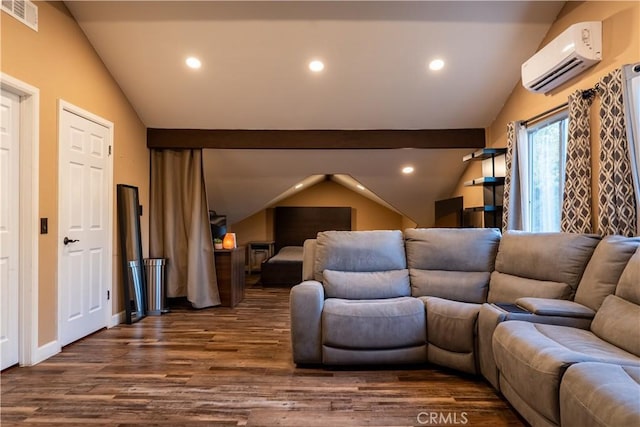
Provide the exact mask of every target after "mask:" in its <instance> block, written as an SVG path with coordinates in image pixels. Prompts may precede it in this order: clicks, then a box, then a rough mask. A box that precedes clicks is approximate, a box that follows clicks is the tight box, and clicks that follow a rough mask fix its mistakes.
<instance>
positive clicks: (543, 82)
mask: <svg viewBox="0 0 640 427" xmlns="http://www.w3.org/2000/svg"><path fill="white" fill-rule="evenodd" d="M582 64H584V61H583V60H581V59H579V58H571V59H569V60H568V61H567V62H565V63H564V64H561V65H560V66H559V67H558V68H557V69H555V70H554V71H553V72H551V73H549V74H548V75H546V76H544V77H543V78H542V79H540V81H538V82H536V83H534V84H532V85H531V87H532V88H533V89H535V90H536V92H538V91H540V89H544V87H545V86H547V85H549V84H552V83H553V81H554V80H556V79H559V78H561V77H562V76H564V75H565V74H567V73H568V72H570V71H571V70H573V69H574V68H576V67H578V66H580V65H582Z"/></svg>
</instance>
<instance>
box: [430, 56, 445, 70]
mask: <svg viewBox="0 0 640 427" xmlns="http://www.w3.org/2000/svg"><path fill="white" fill-rule="evenodd" d="M443 68H444V61H443V60H442V59H439V58H438V59H434V60H433V61H431V62H429V69H430V70H431V71H438V70H442V69H443Z"/></svg>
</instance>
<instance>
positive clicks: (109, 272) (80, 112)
mask: <svg viewBox="0 0 640 427" xmlns="http://www.w3.org/2000/svg"><path fill="white" fill-rule="evenodd" d="M63 111H67V112H69V113H72V114H75V115H77V116H80V117H82V118H84V119H87V120H90V121H92V122H94V123H97V124H99V125H101V126H104V127H106V128H107V129H108V130H109V141H108V144H107V145H108V147H109V150H110V154H109V155H108V156H107V181H108V188H109V190H108V194H107V198H108V199H109V200H107V203H106V206H107V211H108V212H107V236H108V237H109V238H108V239H107V242H106V243H107V247H106V257H107V268H106V271H105V276H106V277H105V284H106V286H107V289H106V291H107V292H109V295H111V296H113V158H114V154H113V145H114V144H113V135H114V129H113V128H114V125H113V123H112V122H110V121H108V120H106V119H103V118H102V117H100V116H97V115H95V114H93V113H91V112H89V111H86V110H84V109H82V108H80V107H78V106H76V105H73V104H71V103H69V102H67V101H64V100H62V99H59V100H58V181H59V177H60V173H61V172H60V171H61V167H62V165H61V164H60V161H61V159H60V141H62V139H63V131H64V130H63V129H62V126H60V121H61V120H62V114H63ZM58 187H59V186H58ZM58 201H60V195H59V194H58ZM58 212H60V208H59V207H58ZM63 234H64V230H62V221H61V218H60V217H59V214H58V240H60V239H61V236H62V235H63ZM57 247H58V315H57V319H58V337H60V335H61V333H60V331H61V327H62V324H61V323H62V322H60V300H61V299H62V295H61V289H62V287H61V286H60V271H61V269H60V263H61V260H62V246H61V245H60V242H58V246H57ZM112 301H113V298H109V299H108V300H107V303H106V309H105V319H104V325H105V327H107V328H110V327H112V326H115V325H113V324H112V322H111V318H112V311H113V304H112Z"/></svg>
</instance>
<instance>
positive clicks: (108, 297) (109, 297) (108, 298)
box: [107, 291, 111, 301]
mask: <svg viewBox="0 0 640 427" xmlns="http://www.w3.org/2000/svg"><path fill="white" fill-rule="evenodd" d="M110 299H111V291H107V301H109V300H110Z"/></svg>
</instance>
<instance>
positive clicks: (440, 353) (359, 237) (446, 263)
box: [290, 229, 640, 426]
mask: <svg viewBox="0 0 640 427" xmlns="http://www.w3.org/2000/svg"><path fill="white" fill-rule="evenodd" d="M639 246H640V238H624V237H620V236H608V237H605V238H604V239H601V238H600V237H599V236H595V235H580V234H568V233H539V234H538V233H523V232H511V231H510V232H506V233H505V234H504V235H501V234H500V232H499V231H498V230H496V229H408V230H405V231H404V233H403V232H401V231H399V230H394V231H355V232H340V231H328V232H323V233H319V234H318V236H317V238H316V239H314V240H308V241H307V242H305V250H304V261H303V279H304V280H303V282H302V283H300V284H299V285H296V286H294V287H293V288H292V290H291V295H290V308H291V336H292V350H293V359H294V361H295V362H296V363H297V364H299V365H307V364H325V365H362V364H403V363H404V364H406V363H425V362H430V363H433V364H437V365H441V366H446V367H449V368H453V369H457V370H460V371H463V372H466V373H470V374H482V375H483V376H484V377H485V378H486V379H487V380H488V381H489V382H490V383H491V384H492V385H493V386H494V387H496V388H497V389H499V390H500V391H501V393H502V394H503V395H504V396H505V397H506V398H507V400H509V402H510V403H511V404H512V405H513V406H514V408H516V410H518V411H519V412H520V414H521V415H522V416H523V417H524V418H525V419H526V420H527V421H528V422H529V423H531V424H532V425H549V426H552V425H562V426H565V425H566V426H574V425H575V426H577V425H583V426H584V425H611V426H613V425H640V249H638V248H639ZM620 423H623V424H620ZM634 423H635V424H634Z"/></svg>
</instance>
